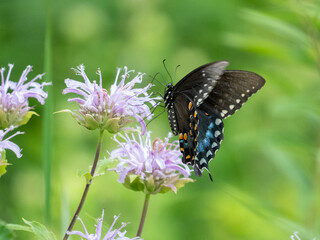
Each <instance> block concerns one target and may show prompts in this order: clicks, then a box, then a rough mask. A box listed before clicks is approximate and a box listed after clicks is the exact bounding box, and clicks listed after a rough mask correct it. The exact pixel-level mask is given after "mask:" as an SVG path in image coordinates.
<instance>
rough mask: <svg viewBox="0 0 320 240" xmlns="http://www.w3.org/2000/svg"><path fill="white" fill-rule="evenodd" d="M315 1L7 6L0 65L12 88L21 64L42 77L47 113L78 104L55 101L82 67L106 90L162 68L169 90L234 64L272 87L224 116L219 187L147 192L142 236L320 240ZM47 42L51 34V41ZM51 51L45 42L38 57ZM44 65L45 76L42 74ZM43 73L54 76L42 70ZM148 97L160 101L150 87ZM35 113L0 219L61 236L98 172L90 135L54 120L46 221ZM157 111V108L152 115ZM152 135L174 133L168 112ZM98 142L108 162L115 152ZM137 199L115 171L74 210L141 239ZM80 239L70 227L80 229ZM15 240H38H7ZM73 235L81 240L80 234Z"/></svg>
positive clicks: (204, 182)
mask: <svg viewBox="0 0 320 240" xmlns="http://www.w3.org/2000/svg"><path fill="white" fill-rule="evenodd" d="M319 13H320V1H319V0H302V1H298V0H297V1H295V0H283V1H278V0H266V1H258V0H225V1H218V0H215V1H213V0H201V1H193V0H184V1H170V0H153V1H148V0H117V1H104V0H92V1H84V0H80V1H79V0H69V1H63V0H55V1H53V0H52V1H46V2H45V1H41V0H32V1H31V0H13V1H8V0H2V1H0V52H1V54H0V65H1V67H5V66H7V64H8V63H14V64H15V67H14V69H13V73H12V79H17V80H18V78H19V76H20V74H21V72H22V70H23V69H24V68H25V67H26V65H29V64H30V65H33V66H34V71H33V72H32V73H31V74H30V76H29V77H33V76H35V75H36V74H38V73H42V72H44V71H45V68H46V69H47V70H48V69H49V71H50V72H49V73H50V74H49V77H50V79H46V80H47V81H52V82H53V86H52V87H51V88H50V94H51V96H52V99H51V100H52V101H53V111H59V110H62V109H67V108H71V109H73V108H75V107H76V106H75V105H73V104H70V103H68V102H67V98H68V96H64V95H62V90H63V88H64V87H65V85H64V79H65V78H73V79H78V80H80V78H78V77H76V76H75V75H74V72H73V71H72V70H71V68H72V67H76V66H78V65H79V64H84V65H85V66H86V71H87V74H88V76H89V77H90V78H91V79H97V75H96V74H95V72H96V69H97V68H98V67H100V68H101V70H102V74H103V81H104V82H103V84H104V87H106V88H109V87H110V85H111V84H112V83H113V81H114V78H115V74H116V68H117V67H123V66H128V67H129V69H136V71H140V72H145V73H147V74H146V76H145V78H144V81H145V83H144V84H147V83H149V82H150V81H151V78H150V77H149V76H148V75H154V74H155V73H157V72H161V73H162V74H163V75H164V76H165V78H166V79H167V81H168V79H169V77H168V76H167V74H166V72H165V70H164V68H163V66H162V60H163V59H164V58H166V59H167V67H168V69H169V71H170V72H171V74H172V75H174V72H175V68H176V66H177V65H178V64H179V65H181V67H180V68H178V70H177V72H176V78H175V80H174V81H175V82H177V81H178V80H179V79H181V77H183V76H184V75H185V74H187V73H188V72H189V71H191V70H193V69H194V68H196V67H198V66H200V65H201V64H205V63H208V62H211V61H216V60H228V61H229V62H230V66H229V69H241V70H250V71H253V72H256V73H258V74H260V75H261V76H263V77H264V78H265V79H266V85H265V87H263V89H262V90H261V91H260V92H258V93H257V94H256V95H254V96H253V97H252V98H251V99H250V100H249V101H248V103H246V104H245V105H244V106H243V107H242V109H241V110H240V111H238V112H237V113H236V114H235V115H234V116H232V117H230V118H228V119H226V120H225V140H224V141H223V143H222V147H221V149H220V150H219V151H218V153H217V155H216V158H215V159H214V161H212V162H211V163H210V169H211V173H212V174H213V179H214V181H213V183H212V182H210V181H209V178H208V177H207V176H206V174H204V176H203V177H201V178H196V177H194V178H196V180H197V181H196V182H195V183H189V184H187V185H186V186H185V187H184V188H183V189H181V190H180V191H179V192H178V194H177V195H175V194H174V193H167V194H164V195H156V196H152V197H151V201H150V206H149V212H148V215H147V219H146V224H145V227H144V230H143V234H142V236H143V237H144V239H153V240H160V239H161V240H163V239H168V240H169V239H174V240H178V239H209V240H211V239H224V240H228V239H245V240H250V239H252V240H253V239H254V240H256V239H262V240H264V239H265V240H270V239H290V235H291V234H293V232H295V231H298V232H299V235H300V237H301V238H302V239H312V238H314V237H317V239H319V238H320V235H319V233H320V221H319V218H320V131H319V127H320V109H319V106H320V78H319V70H320V45H319V44H320V40H319V37H320V35H319V28H320V24H319V20H320V17H319ZM48 36H49V37H50V38H49V39H50V40H51V41H47V40H48ZM45 43H47V45H46V46H47V47H48V48H45ZM46 66H47V67H46ZM48 66H49V68H48ZM156 85H157V86H155V87H154V91H155V92H157V91H159V92H161V93H162V92H163V90H164V89H163V86H161V85H160V84H158V83H156ZM31 105H34V106H35V109H36V111H37V112H38V113H39V114H40V117H33V118H32V119H31V121H30V122H29V124H28V125H26V126H24V127H21V128H20V129H19V130H21V131H25V132H26V134H25V135H20V136H17V137H15V138H14V141H15V142H16V143H18V144H19V146H20V147H22V148H23V157H22V158H20V159H17V158H16V157H15V155H14V154H13V153H12V152H10V153H8V160H9V161H10V162H11V163H12V164H13V165H12V166H9V167H8V172H7V173H6V174H5V175H4V176H3V177H1V179H0V219H2V220H4V221H6V222H8V223H16V224H23V222H22V217H23V218H25V219H27V220H34V221H38V222H41V223H43V224H46V226H48V227H49V229H50V230H52V231H53V232H54V233H56V234H57V236H58V239H61V238H62V236H63V234H64V231H65V230H66V228H67V226H68V224H69V221H70V219H71V217H72V215H73V213H74V211H75V209H76V207H77V205H78V202H79V200H80V197H81V194H82V192H83V188H84V184H85V180H84V179H83V178H81V177H79V176H78V172H79V171H81V170H87V169H88V166H89V165H90V164H92V161H93V158H94V154H95V148H96V144H97V139H98V132H91V131H88V130H86V129H84V128H83V127H80V126H79V125H78V124H77V123H76V121H75V120H74V119H72V117H71V116H70V115H68V114H63V113H62V114H55V115H50V117H51V120H52V124H53V128H52V133H53V141H52V143H50V147H51V148H52V153H53V158H52V162H51V170H50V171H51V191H50V195H49V199H50V200H51V201H50V212H49V213H50V214H48V212H47V211H46V205H47V204H48V201H47V200H45V192H46V191H45V189H46V187H45V181H46V180H45V179H47V178H48V177H46V176H44V175H45V174H44V166H43V165H44V164H43V161H42V156H43V153H42V149H43V146H42V145H43V141H42V132H43V129H42V126H43V122H44V117H43V107H42V106H39V104H38V103H37V102H36V101H33V102H31ZM159 111H161V110H159ZM148 128H149V130H151V131H152V132H153V133H152V136H153V137H158V136H160V137H165V136H167V134H168V132H169V131H170V128H169V124H168V120H167V115H166V114H163V115H162V116H160V117H159V118H157V119H156V120H154V121H153V122H152V123H151V124H150V125H149V126H148ZM110 137H111V135H108V134H107V135H105V137H104V143H103V151H102V157H104V156H106V157H108V154H107V150H108V151H111V150H112V149H114V148H115V144H114V143H113V142H112V141H111V140H110ZM143 200H144V195H143V194H142V193H137V192H133V191H129V190H127V189H126V188H124V187H123V186H122V185H121V184H119V183H118V182H117V175H116V174H115V173H108V174H106V175H104V176H102V177H99V178H97V179H95V181H94V183H93V185H92V187H91V189H90V191H89V195H88V198H87V201H86V203H85V206H84V208H83V210H82V212H81V217H82V219H83V220H84V222H85V223H86V225H87V227H88V229H90V230H91V232H92V231H93V229H94V224H95V219H96V218H98V217H99V216H100V215H101V212H102V209H105V224H106V225H108V224H111V223H112V221H113V216H114V215H118V214H121V215H120V220H119V222H118V225H117V226H120V222H121V221H123V222H130V224H129V225H127V227H126V230H127V231H128V233H127V236H128V237H133V236H135V234H136V231H137V228H138V224H139V220H140V214H141V210H142V205H143ZM74 229H77V230H82V228H81V225H80V224H79V223H77V224H76V225H75V228H74ZM15 235H16V239H27V240H28V239H34V236H33V235H31V234H30V233H25V232H15ZM73 239H80V237H79V238H77V237H74V238H73Z"/></svg>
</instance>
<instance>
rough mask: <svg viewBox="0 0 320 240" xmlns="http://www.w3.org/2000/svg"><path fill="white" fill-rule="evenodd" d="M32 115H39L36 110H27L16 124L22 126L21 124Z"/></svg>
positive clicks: (27, 120) (25, 122)
mask: <svg viewBox="0 0 320 240" xmlns="http://www.w3.org/2000/svg"><path fill="white" fill-rule="evenodd" d="M33 115H37V116H39V115H38V114H37V113H36V112H34V111H29V112H27V113H26V114H25V115H24V116H23V118H22V119H21V121H20V122H18V125H19V126H22V125H25V124H27V123H28V122H29V120H30V119H31V117H32V116H33Z"/></svg>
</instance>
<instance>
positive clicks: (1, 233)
mask: <svg viewBox="0 0 320 240" xmlns="http://www.w3.org/2000/svg"><path fill="white" fill-rule="evenodd" d="M10 239H13V234H12V232H11V231H10V229H9V228H8V227H7V225H6V224H5V223H4V222H3V221H2V220H0V240H10Z"/></svg>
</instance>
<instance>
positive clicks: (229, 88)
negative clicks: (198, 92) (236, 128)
mask: <svg viewBox="0 0 320 240" xmlns="http://www.w3.org/2000/svg"><path fill="white" fill-rule="evenodd" d="M264 84H265V80H264V79H263V78H262V77H261V76H259V75H258V74H255V73H253V72H247V71H225V72H224V73H223V75H221V76H220V79H219V80H218V82H217V84H216V85H215V87H214V88H213V90H212V91H211V93H210V94H209V97H207V98H206V99H205V101H204V103H203V104H202V107H204V108H214V109H216V110H217V111H218V112H220V114H221V117H222V118H226V117H229V116H230V115H232V114H233V113H235V111H237V110H238V109H240V108H241V106H242V105H243V104H244V103H245V102H246V101H247V100H248V98H249V97H250V96H251V95H252V94H254V93H256V92H257V91H258V90H259V89H260V88H262V87H263V85H264Z"/></svg>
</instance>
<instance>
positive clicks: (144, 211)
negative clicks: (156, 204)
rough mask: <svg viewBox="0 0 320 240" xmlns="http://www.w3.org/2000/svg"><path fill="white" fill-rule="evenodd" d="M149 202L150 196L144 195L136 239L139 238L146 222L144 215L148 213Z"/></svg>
mask: <svg viewBox="0 0 320 240" xmlns="http://www.w3.org/2000/svg"><path fill="white" fill-rule="evenodd" d="M149 200H150V194H146V197H145V199H144V204H143V210H142V214H141V220H140V224H139V228H138V232H137V237H141V233H142V229H143V225H144V221H145V220H146V215H147V211H148V206H149Z"/></svg>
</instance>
